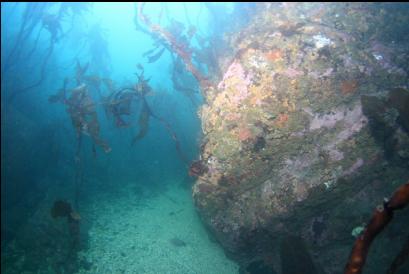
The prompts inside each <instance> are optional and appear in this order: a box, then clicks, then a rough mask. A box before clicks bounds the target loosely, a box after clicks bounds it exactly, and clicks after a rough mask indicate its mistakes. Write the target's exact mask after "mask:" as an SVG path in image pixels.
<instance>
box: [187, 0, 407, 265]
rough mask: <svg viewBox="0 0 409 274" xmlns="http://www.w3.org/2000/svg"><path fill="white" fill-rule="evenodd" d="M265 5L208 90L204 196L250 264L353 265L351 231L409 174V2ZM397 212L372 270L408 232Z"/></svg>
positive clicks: (206, 208)
mask: <svg viewBox="0 0 409 274" xmlns="http://www.w3.org/2000/svg"><path fill="white" fill-rule="evenodd" d="M258 5H259V7H258V9H257V10H258V12H257V14H255V15H254V16H253V19H252V21H251V23H250V24H249V25H248V26H247V27H246V28H245V29H243V30H242V31H240V32H237V33H233V34H230V35H227V36H226V40H227V43H228V44H229V45H230V48H231V49H232V52H233V53H232V54H230V55H229V54H226V55H225V56H223V57H222V58H221V60H220V63H222V64H223V66H222V67H224V75H223V78H222V79H221V81H220V82H219V83H218V84H217V87H215V88H213V89H209V90H207V92H206V94H205V96H206V102H207V103H206V104H205V105H204V106H203V107H202V108H201V110H200V117H201V120H202V129H203V133H204V140H203V144H202V148H201V157H200V160H199V161H198V162H196V163H195V172H194V173H195V174H196V175H198V179H197V181H196V182H195V185H194V187H193V197H194V200H195V203H196V206H197V208H198V210H199V212H200V214H201V216H202V218H203V221H204V223H205V224H206V225H207V226H208V228H209V229H210V230H211V231H212V233H213V234H214V235H215V237H216V239H217V240H218V241H219V242H220V243H221V244H222V245H223V246H224V248H225V250H226V252H227V253H228V254H229V255H230V256H232V257H233V258H235V259H236V260H237V261H239V262H240V263H241V264H242V265H243V268H246V267H251V263H252V262H254V261H258V262H261V264H263V265H264V266H265V267H267V268H270V269H271V271H274V272H276V273H300V272H297V270H296V267H297V266H295V265H294V262H298V263H299V265H304V268H303V273H341V272H342V270H343V267H344V265H345V263H346V261H347V258H348V255H349V252H350V249H351V247H352V244H353V241H354V237H353V236H352V235H351V231H352V230H353V229H354V228H356V227H359V226H363V225H364V222H366V221H367V219H368V218H369V217H370V214H371V211H372V209H373V208H374V207H375V206H376V205H377V204H378V203H381V202H382V199H383V197H386V196H389V195H390V194H391V193H392V192H393V190H394V189H395V188H396V187H398V186H399V185H400V184H403V183H404V182H406V181H407V180H408V178H409V171H408V170H409V135H408V132H409V121H408V119H409V114H408V110H409V91H408V86H409V85H408V84H409V82H408V73H409V67H408V61H407V60H409V40H408V37H409V30H408V27H407V24H406V22H408V20H409V15H408V14H409V13H408V12H405V9H406V11H407V10H408V8H407V5H403V7H404V8H402V9H399V8H395V7H392V6H391V5H389V6H388V5H382V4H366V3H361V4H355V3H354V4H345V3H344V4H342V3H340V4H335V3H333V4H326V3H324V4H322V3H305V4H300V3H286V4H280V3H259V4H258ZM402 214H403V215H404V214H406V216H408V210H406V211H404V212H403V213H401V215H402ZM396 219H397V220H396V222H395V223H396V225H395V226H393V225H392V228H391V229H392V230H387V231H386V232H385V233H384V235H383V236H382V237H384V238H381V239H379V240H378V239H377V241H378V244H379V246H378V247H377V246H376V245H375V246H374V247H373V248H374V251H373V252H372V253H371V254H370V258H369V261H368V264H369V265H370V266H368V269H369V270H371V269H376V267H383V268H385V265H388V264H390V263H391V261H392V259H393V257H390V255H388V256H385V255H382V254H396V253H397V252H398V250H399V248H400V245H401V241H400V240H402V239H404V237H406V236H407V235H404V234H405V233H404V231H403V229H400V228H401V227H402V222H406V225H409V223H408V222H409V221H408V220H409V218H401V217H400V216H399V215H398V216H397V217H396ZM398 224H399V225H400V226H399V225H398ZM382 241H389V242H388V244H383V245H382ZM381 245H382V246H381ZM294 250H296V251H298V252H294ZM371 258H372V259H371ZM385 271H386V269H385ZM385 271H384V272H385ZM368 273H371V272H368ZM377 273H379V272H377Z"/></svg>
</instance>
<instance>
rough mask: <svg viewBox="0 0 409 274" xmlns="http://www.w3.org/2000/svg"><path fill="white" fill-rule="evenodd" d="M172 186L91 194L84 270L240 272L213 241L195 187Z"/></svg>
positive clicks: (85, 212)
mask: <svg viewBox="0 0 409 274" xmlns="http://www.w3.org/2000/svg"><path fill="white" fill-rule="evenodd" d="M167 185H168V186H169V187H167V188H166V189H165V190H164V192H157V193H156V194H153V193H152V192H151V191H150V190H149V189H148V188H146V187H142V186H132V185H131V184H128V186H126V187H125V188H122V189H121V190H120V191H117V192H116V193H107V192H105V191H95V194H94V195H91V196H89V198H88V199H89V201H87V203H86V205H84V206H83V209H82V211H83V215H82V216H83V217H84V218H83V221H84V222H88V223H89V230H88V237H89V239H88V249H86V250H85V251H82V252H81V256H83V257H85V258H86V260H87V261H88V262H90V263H91V267H90V269H89V270H84V269H82V270H81V271H80V272H79V273H118V274H120V273H206V274H209V273H223V274H228V273H238V266H237V264H235V263H234V262H233V261H231V260H229V259H228V258H226V256H225V254H224V252H223V250H222V248H221V247H220V246H219V245H218V244H217V243H215V242H212V241H211V240H210V239H209V237H208V235H207V232H206V231H205V229H204V227H203V225H202V223H201V221H200V219H199V216H198V215H197V213H196V211H195V208H194V205H193V201H192V198H191V194H190V190H189V189H185V188H182V187H180V186H178V185H177V183H173V184H172V183H167ZM158 193H160V194H158ZM175 238H176V240H175ZM172 239H174V240H173V241H172Z"/></svg>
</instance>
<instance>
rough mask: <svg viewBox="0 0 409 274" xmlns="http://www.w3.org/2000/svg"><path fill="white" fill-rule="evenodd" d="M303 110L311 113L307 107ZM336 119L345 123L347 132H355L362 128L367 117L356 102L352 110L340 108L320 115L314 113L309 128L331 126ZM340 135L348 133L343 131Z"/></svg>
mask: <svg viewBox="0 0 409 274" xmlns="http://www.w3.org/2000/svg"><path fill="white" fill-rule="evenodd" d="M305 111H306V112H307V113H309V114H312V113H310V111H309V110H307V109H305ZM338 121H343V122H344V123H345V127H347V128H349V130H348V132H349V131H352V132H353V133H355V132H357V131H359V130H360V129H361V128H362V126H363V125H364V124H365V123H366V122H367V119H366V117H365V116H364V115H363V113H362V106H361V104H357V105H355V107H354V108H353V109H352V110H346V109H344V108H340V109H336V110H335V111H334V112H333V113H331V114H325V115H321V116H320V115H317V114H314V118H313V119H312V121H311V123H310V130H316V129H320V128H323V127H325V128H332V127H334V126H335V124H336V123H337V122H338ZM341 133H342V132H341ZM342 135H348V137H349V136H350V134H346V133H343V134H342ZM343 139H345V138H343Z"/></svg>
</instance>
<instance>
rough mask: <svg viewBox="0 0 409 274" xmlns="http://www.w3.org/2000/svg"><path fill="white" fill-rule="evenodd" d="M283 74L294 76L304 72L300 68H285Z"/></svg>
mask: <svg viewBox="0 0 409 274" xmlns="http://www.w3.org/2000/svg"><path fill="white" fill-rule="evenodd" d="M283 75H285V76H287V77H289V78H295V77H298V76H302V75H304V72H303V71H301V70H296V69H295V68H287V69H286V70H285V71H283Z"/></svg>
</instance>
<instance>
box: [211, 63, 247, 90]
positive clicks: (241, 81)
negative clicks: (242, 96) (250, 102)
mask: <svg viewBox="0 0 409 274" xmlns="http://www.w3.org/2000/svg"><path fill="white" fill-rule="evenodd" d="M230 78H235V79H236V80H235V81H234V82H233V85H234V88H235V89H237V90H238V91H239V93H247V86H248V85H249V84H250V83H251V76H250V75H246V74H245V72H244V69H243V66H242V65H241V64H240V63H239V62H238V61H234V62H233V63H232V64H231V65H230V67H229V68H228V69H227V72H226V73H225V74H224V76H223V80H222V81H221V82H220V83H219V85H218V86H217V88H218V89H223V88H226V87H227V86H226V85H228V84H229V83H228V81H227V80H228V79H230Z"/></svg>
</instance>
